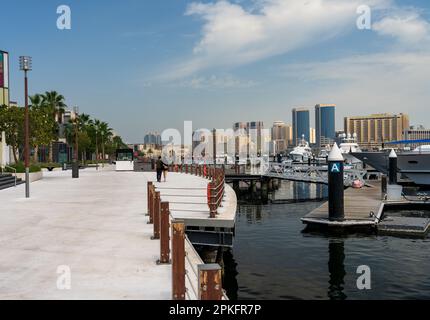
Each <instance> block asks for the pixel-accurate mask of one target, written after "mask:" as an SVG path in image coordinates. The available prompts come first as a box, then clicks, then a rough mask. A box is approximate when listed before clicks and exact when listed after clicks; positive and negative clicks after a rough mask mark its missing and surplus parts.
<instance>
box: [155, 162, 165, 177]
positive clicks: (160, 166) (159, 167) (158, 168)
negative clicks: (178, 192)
mask: <svg viewBox="0 0 430 320" xmlns="http://www.w3.org/2000/svg"><path fill="white" fill-rule="evenodd" d="M164 167H165V164H164V162H163V160H161V157H158V160H157V162H156V163H155V169H156V171H157V182H161V175H162V174H163V170H164Z"/></svg>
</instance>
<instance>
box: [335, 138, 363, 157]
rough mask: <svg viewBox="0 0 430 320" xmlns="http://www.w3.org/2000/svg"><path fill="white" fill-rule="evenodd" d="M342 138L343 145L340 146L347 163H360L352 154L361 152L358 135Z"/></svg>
mask: <svg viewBox="0 0 430 320" xmlns="http://www.w3.org/2000/svg"><path fill="white" fill-rule="evenodd" d="M340 138H342V143H341V144H340V145H339V149H340V150H341V151H342V155H343V157H344V158H345V161H346V163H348V164H356V163H359V162H360V160H359V159H357V158H356V157H355V156H353V155H352V153H359V152H361V148H360V146H359V145H358V143H357V134H356V133H354V134H352V135H351V134H349V133H348V134H345V133H344V134H343V135H342V136H340Z"/></svg>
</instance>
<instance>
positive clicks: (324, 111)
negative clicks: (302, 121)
mask: <svg viewBox="0 0 430 320" xmlns="http://www.w3.org/2000/svg"><path fill="white" fill-rule="evenodd" d="M335 138H336V105H335V104H317V105H316V106H315V143H316V145H317V147H318V148H321V147H323V146H326V145H330V144H332V143H333V141H334V139H335Z"/></svg>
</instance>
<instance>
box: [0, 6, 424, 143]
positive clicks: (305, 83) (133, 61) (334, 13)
mask: <svg viewBox="0 0 430 320" xmlns="http://www.w3.org/2000/svg"><path fill="white" fill-rule="evenodd" d="M61 4H66V5H69V6H70V8H71V12H72V16H71V18H72V29H71V30H58V29H57V27H56V21H57V17H58V15H57V13H56V10H57V6H59V5H61ZM363 4H367V5H369V7H370V8H371V9H372V29H371V30H358V29H357V27H356V20H357V17H358V14H357V13H356V8H357V7H358V6H360V5H363ZM3 10H4V12H2V19H1V20H0V27H1V29H2V30H3V32H2V36H1V38H0V49H2V50H6V51H8V52H9V53H10V55H11V66H10V69H11V75H10V76H11V98H12V99H13V100H17V101H18V102H20V103H22V100H23V99H22V74H20V72H19V71H18V56H19V55H30V56H32V57H33V69H34V70H33V71H32V72H31V74H30V76H31V82H30V84H31V87H30V92H31V93H36V92H44V91H46V90H57V91H59V92H61V93H62V94H64V95H65V96H66V98H67V101H66V102H67V103H68V104H69V105H70V106H75V105H76V106H79V107H80V110H81V111H82V112H85V113H89V114H91V115H93V116H95V117H98V118H100V119H103V120H106V121H108V122H109V123H110V124H111V126H112V127H114V128H115V130H116V131H117V132H118V133H119V134H120V135H122V136H124V138H125V139H126V140H127V141H129V142H139V141H143V136H144V135H145V133H146V132H147V131H150V130H159V131H162V130H163V129H166V128H182V126H183V121H185V120H192V121H193V122H194V126H195V128H198V127H207V128H212V127H217V128H228V127H231V124H232V123H233V122H235V121H249V120H263V121H264V122H265V124H266V126H270V125H271V124H272V122H273V121H275V120H283V121H286V122H290V119H291V109H292V108H293V107H294V106H308V107H310V108H313V106H314V105H315V104H317V103H336V104H337V105H338V108H337V127H338V129H342V126H343V121H342V119H343V117H344V116H346V115H362V114H369V113H375V112H407V113H409V114H410V116H411V119H412V122H413V123H415V124H423V125H425V126H427V127H430V115H429V113H428V111H427V110H428V108H429V103H428V101H430V92H429V91H430V90H428V88H429V85H430V80H429V77H428V75H429V74H430V4H429V2H428V1H425V0H415V1H412V0H410V1H406V0H403V1H401V0H397V1H395V0H368V1H366V0H253V1H251V0H249V1H218V2H217V1H207V0H205V1H185V0H174V1H173V0H158V1H155V0H145V1H138V0H123V1H96V0H91V1H83V0H80V1H66V0H64V1H51V0H44V1H36V0H22V1H19V2H16V1H5V0H2V11H3ZM312 122H313V121H311V123H312Z"/></svg>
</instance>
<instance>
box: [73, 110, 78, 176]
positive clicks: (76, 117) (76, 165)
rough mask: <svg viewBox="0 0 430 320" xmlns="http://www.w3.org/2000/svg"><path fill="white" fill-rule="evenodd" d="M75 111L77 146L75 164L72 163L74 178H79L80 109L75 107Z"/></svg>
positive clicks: (74, 156)
mask: <svg viewBox="0 0 430 320" xmlns="http://www.w3.org/2000/svg"><path fill="white" fill-rule="evenodd" d="M74 112H75V132H74V133H75V146H74V154H73V164H72V178H73V179H78V178H79V151H78V150H79V149H78V125H79V109H78V108H77V107H76V108H74Z"/></svg>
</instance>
